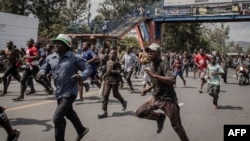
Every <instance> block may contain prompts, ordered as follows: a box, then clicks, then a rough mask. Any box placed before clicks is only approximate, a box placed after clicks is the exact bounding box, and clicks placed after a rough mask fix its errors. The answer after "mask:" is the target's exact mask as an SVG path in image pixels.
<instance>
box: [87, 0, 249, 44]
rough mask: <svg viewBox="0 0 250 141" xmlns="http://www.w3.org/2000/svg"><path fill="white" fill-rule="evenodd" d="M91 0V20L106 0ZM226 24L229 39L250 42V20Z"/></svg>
mask: <svg viewBox="0 0 250 141" xmlns="http://www.w3.org/2000/svg"><path fill="white" fill-rule="evenodd" d="M90 1H91V4H92V5H91V9H90V11H91V20H92V19H94V17H95V16H96V15H98V13H97V12H96V10H97V9H98V6H99V3H101V2H104V0H90ZM225 25H230V34H229V36H230V39H229V41H248V42H250V22H231V23H225Z"/></svg>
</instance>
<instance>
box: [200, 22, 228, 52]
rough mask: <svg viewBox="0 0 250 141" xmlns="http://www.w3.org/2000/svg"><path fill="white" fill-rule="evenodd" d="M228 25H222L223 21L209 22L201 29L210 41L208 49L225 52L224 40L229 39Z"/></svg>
mask: <svg viewBox="0 0 250 141" xmlns="http://www.w3.org/2000/svg"><path fill="white" fill-rule="evenodd" d="M229 33H230V26H226V27H225V26H224V24H223V23H221V24H220V25H218V24H210V25H208V26H206V27H205V28H204V30H203V35H204V36H206V37H207V38H208V39H209V41H210V49H211V50H214V51H219V52H221V53H225V52H226V51H227V50H228V49H226V46H225V41H226V40H227V39H229Z"/></svg>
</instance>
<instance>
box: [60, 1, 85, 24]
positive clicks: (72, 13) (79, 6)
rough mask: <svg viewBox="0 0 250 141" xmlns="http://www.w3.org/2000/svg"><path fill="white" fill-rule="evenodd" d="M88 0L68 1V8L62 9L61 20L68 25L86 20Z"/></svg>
mask: <svg viewBox="0 0 250 141" xmlns="http://www.w3.org/2000/svg"><path fill="white" fill-rule="evenodd" d="M87 6H88V0H70V1H69V4H68V7H63V9H62V11H61V18H63V19H64V22H65V23H66V24H67V25H68V24H70V23H81V22H83V21H85V20H86V19H87V18H88V16H89V15H88V12H89V11H88V10H89V9H88V7H87Z"/></svg>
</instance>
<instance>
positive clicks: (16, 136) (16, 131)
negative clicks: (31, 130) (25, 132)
mask: <svg viewBox="0 0 250 141" xmlns="http://www.w3.org/2000/svg"><path fill="white" fill-rule="evenodd" d="M14 132H15V137H14V138H13V139H12V140H11V141H18V138H19V136H20V134H21V131H20V130H19V129H14Z"/></svg>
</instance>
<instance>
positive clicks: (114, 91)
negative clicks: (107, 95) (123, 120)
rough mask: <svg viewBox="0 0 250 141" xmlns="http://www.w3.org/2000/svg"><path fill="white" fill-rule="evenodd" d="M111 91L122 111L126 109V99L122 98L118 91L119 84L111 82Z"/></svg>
mask: <svg viewBox="0 0 250 141" xmlns="http://www.w3.org/2000/svg"><path fill="white" fill-rule="evenodd" d="M112 92H113V96H114V98H116V99H118V100H119V101H120V102H121V104H122V107H123V109H122V110H123V111H124V110H126V108H127V101H125V100H124V99H123V97H122V96H121V94H120V92H119V84H118V82H112Z"/></svg>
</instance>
